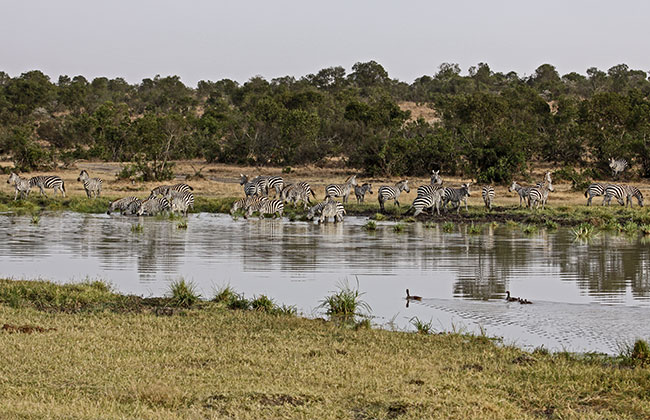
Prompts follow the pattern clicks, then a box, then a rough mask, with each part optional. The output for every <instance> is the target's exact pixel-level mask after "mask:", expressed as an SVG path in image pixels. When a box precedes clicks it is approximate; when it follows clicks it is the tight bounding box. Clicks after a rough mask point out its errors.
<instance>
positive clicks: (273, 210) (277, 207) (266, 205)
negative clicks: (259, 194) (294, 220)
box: [259, 199, 284, 219]
mask: <svg viewBox="0 0 650 420" xmlns="http://www.w3.org/2000/svg"><path fill="white" fill-rule="evenodd" d="M283 211H284V203H283V202H282V200H268V199H267V200H264V201H262V205H261V206H260V209H259V212H260V219H264V216H265V215H273V218H274V219H275V217H276V216H280V217H282V212H283Z"/></svg>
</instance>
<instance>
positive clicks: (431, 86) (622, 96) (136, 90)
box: [0, 61, 650, 182]
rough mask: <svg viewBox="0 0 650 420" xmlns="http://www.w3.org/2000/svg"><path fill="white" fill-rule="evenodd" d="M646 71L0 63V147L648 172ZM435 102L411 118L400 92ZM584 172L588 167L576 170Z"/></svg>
mask: <svg viewBox="0 0 650 420" xmlns="http://www.w3.org/2000/svg"><path fill="white" fill-rule="evenodd" d="M649 95H650V81H649V80H648V74H647V73H646V72H645V71H641V70H632V69H630V68H629V67H628V66H627V65H625V64H620V65H617V66H614V67H612V68H610V69H609V70H607V71H606V72H605V71H601V70H598V69H596V68H590V69H588V70H587V71H586V75H582V74H579V73H575V72H573V73H569V74H565V75H563V76H561V75H560V74H559V73H558V71H557V70H556V69H555V67H554V66H552V65H550V64H544V65H541V66H540V67H538V68H537V69H536V70H535V72H534V73H533V74H532V75H530V76H520V75H518V74H517V73H515V72H509V73H506V74H504V73H500V72H494V71H492V70H491V69H490V67H489V65H488V64H485V63H479V64H478V65H477V66H472V67H470V68H469V70H468V73H467V74H466V75H463V74H461V69H460V67H459V66H458V65H457V64H450V63H444V64H442V65H441V66H440V67H439V69H438V71H437V72H436V73H435V74H433V75H430V76H429V75H424V76H422V77H420V78H418V79H416V80H415V81H414V82H413V83H411V84H408V83H405V82H402V81H399V80H396V79H391V78H390V77H389V75H388V73H387V72H386V70H385V69H384V68H383V67H382V66H381V65H380V64H379V63H376V62H374V61H370V62H364V63H356V64H355V65H354V66H352V69H351V72H350V73H347V72H346V70H345V69H344V68H343V67H331V68H325V69H322V70H320V71H319V72H317V73H315V74H308V75H306V76H304V77H301V78H299V79H298V78H294V77H282V78H276V79H272V80H266V79H264V78H263V77H253V78H251V79H250V80H248V81H247V82H245V83H242V84H240V83H237V82H235V81H233V80H229V79H223V80H219V81H216V82H214V81H200V82H199V83H198V84H197V86H196V87H188V86H185V85H184V84H183V83H182V82H181V80H180V78H179V77H178V76H169V77H160V76H156V77H154V78H153V79H144V80H143V81H142V82H141V83H139V84H129V83H127V82H126V81H125V80H124V79H121V78H116V79H108V78H105V77H98V78H95V79H93V80H91V81H89V80H87V79H86V78H84V77H83V76H75V77H73V78H70V77H68V76H60V77H59V78H58V80H57V81H56V82H53V81H51V80H50V79H49V77H48V76H46V75H45V74H43V73H42V72H40V71H38V70H34V71H29V72H26V73H23V74H21V75H20V76H17V77H10V76H9V75H7V74H6V73H4V72H0V154H4V155H5V156H10V157H11V159H12V160H13V162H14V164H15V166H16V168H18V169H19V170H23V171H29V170H33V169H36V168H41V167H46V166H47V165H48V164H50V163H51V162H53V161H58V162H63V163H64V164H66V163H70V162H73V161H74V160H76V159H95V160H106V161H120V162H128V163H129V165H128V166H127V167H126V168H127V169H125V172H126V174H125V176H134V177H140V178H142V179H146V180H151V179H158V180H162V179H166V178H169V177H171V176H172V174H173V165H172V164H171V163H170V162H171V161H173V160H175V159H188V158H201V159H205V160H206V161H207V162H223V163H234V164H248V165H260V166H264V165H274V166H283V167H285V166H295V165H302V164H316V165H325V164H328V163H331V162H334V161H335V162H337V163H339V164H341V165H345V166H347V167H350V168H355V169H361V170H363V171H364V172H365V173H366V174H367V175H371V176H372V175H400V176H401V175H423V174H425V173H428V171H430V170H431V169H441V170H442V171H443V172H444V173H445V174H457V175H463V176H467V177H471V178H475V179H477V180H478V181H484V182H508V181H510V180H511V179H512V178H513V177H514V176H517V175H521V174H524V173H526V171H527V170H528V169H529V168H530V165H531V164H532V163H534V162H537V161H544V162H551V163H554V164H556V165H559V166H566V167H570V168H572V171H575V168H585V170H586V171H587V172H588V173H589V174H590V176H592V177H603V176H606V174H607V173H608V167H607V162H608V159H609V158H610V157H615V158H625V159H627V160H628V161H629V162H631V163H633V164H634V168H635V169H634V170H635V175H638V176H642V177H648V176H650V144H649V141H650V136H649V134H650V98H649ZM406 101H408V102H414V103H416V104H418V105H419V106H422V107H430V108H431V109H432V110H433V112H435V118H433V119H431V120H429V121H425V120H424V119H422V118H415V117H414V116H412V115H411V113H410V112H409V111H407V110H404V109H403V108H400V104H401V103H403V102H406ZM583 172H584V171H583Z"/></svg>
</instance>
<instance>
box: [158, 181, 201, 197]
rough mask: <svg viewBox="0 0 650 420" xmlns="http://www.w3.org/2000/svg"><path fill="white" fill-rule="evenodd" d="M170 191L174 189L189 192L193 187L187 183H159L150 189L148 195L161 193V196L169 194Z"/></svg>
mask: <svg viewBox="0 0 650 420" xmlns="http://www.w3.org/2000/svg"><path fill="white" fill-rule="evenodd" d="M170 191H176V192H190V191H194V188H192V187H190V186H189V185H187V184H184V183H182V182H181V183H180V184H174V185H159V186H157V187H156V188H154V189H153V190H151V194H150V195H149V198H150V199H151V198H156V197H158V196H159V195H162V196H163V197H165V196H167V195H169V193H170Z"/></svg>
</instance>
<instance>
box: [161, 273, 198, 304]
mask: <svg viewBox="0 0 650 420" xmlns="http://www.w3.org/2000/svg"><path fill="white" fill-rule="evenodd" d="M167 295H168V297H169V299H170V300H169V302H170V304H171V305H172V306H178V307H182V308H189V307H191V306H193V305H194V304H196V303H197V302H198V301H199V300H200V298H201V295H200V294H198V293H197V291H196V285H195V284H194V283H193V282H191V281H185V279H180V280H177V281H174V282H172V283H171V284H170V286H169V292H168V293H167Z"/></svg>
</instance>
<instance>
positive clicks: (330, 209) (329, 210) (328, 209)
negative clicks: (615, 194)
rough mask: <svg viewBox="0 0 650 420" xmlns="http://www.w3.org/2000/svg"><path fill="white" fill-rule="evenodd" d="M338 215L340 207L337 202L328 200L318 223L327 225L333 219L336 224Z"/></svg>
mask: <svg viewBox="0 0 650 420" xmlns="http://www.w3.org/2000/svg"><path fill="white" fill-rule="evenodd" d="M337 215H338V206H337V203H336V201H334V200H327V201H325V206H323V210H321V212H320V217H319V219H318V223H319V224H320V223H327V221H328V220H329V218H330V217H331V218H332V219H334V223H336V222H337V219H336V216H337Z"/></svg>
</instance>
